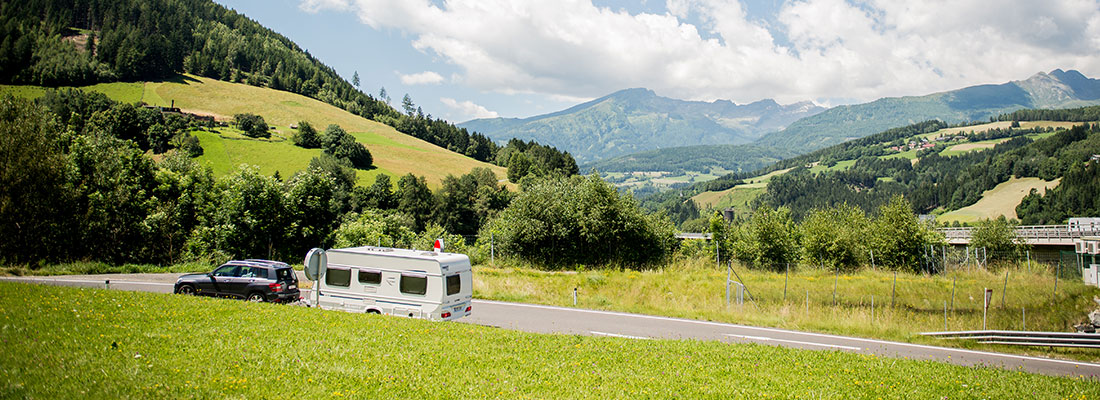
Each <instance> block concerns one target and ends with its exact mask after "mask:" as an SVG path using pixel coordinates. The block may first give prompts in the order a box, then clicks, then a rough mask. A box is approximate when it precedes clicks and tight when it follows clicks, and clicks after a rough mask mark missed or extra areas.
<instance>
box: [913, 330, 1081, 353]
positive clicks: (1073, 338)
mask: <svg viewBox="0 0 1100 400" xmlns="http://www.w3.org/2000/svg"><path fill="white" fill-rule="evenodd" d="M921 335H924V336H932V337H938V338H941V339H955V340H960V339H961V340H977V341H978V343H993V344H1008V345H1016V346H1050V347H1081V348H1092V349H1100V333H1073V332H1034V331H995V330H985V331H955V332H921Z"/></svg>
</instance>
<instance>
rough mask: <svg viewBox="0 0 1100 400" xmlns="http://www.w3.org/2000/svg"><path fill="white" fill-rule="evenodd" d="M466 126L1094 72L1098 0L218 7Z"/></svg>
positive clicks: (860, 97) (572, 0)
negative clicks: (678, 103) (616, 98)
mask: <svg viewBox="0 0 1100 400" xmlns="http://www.w3.org/2000/svg"><path fill="white" fill-rule="evenodd" d="M215 1H217V2H219V3H220V4H223V5H225V6H227V7H229V8H233V9H235V10H237V11H239V12H241V13H243V14H245V15H247V16H249V17H251V18H252V19H254V20H256V21H258V22H260V23H261V24H263V25H265V26H267V27H269V28H271V29H274V30H275V31H277V32H279V33H281V34H283V35H285V36H287V37H289V38H290V39H291V40H293V41H295V42H296V43H298V44H299V45H300V46H302V47H303V48H305V49H307V50H309V51H310V53H312V54H313V55H314V56H316V57H317V58H319V59H320V60H322V61H323V62H324V63H326V64H328V65H330V66H332V67H333V68H335V69H336V70H337V71H338V72H339V73H340V74H341V75H343V76H345V77H346V78H348V79H349V80H350V79H351V75H352V73H353V72H355V71H358V73H359V76H360V80H361V88H362V90H363V91H365V92H368V93H372V94H377V93H378V91H379V88H381V87H385V88H386V90H387V91H388V93H389V96H390V98H391V99H392V100H393V102H394V104H397V103H399V102H400V100H401V98H402V96H404V94H406V93H408V94H409V95H410V96H411V97H412V99H413V100H414V101H415V102H416V104H417V105H419V106H421V107H422V108H423V109H424V110H425V112H428V113H431V114H432V115H434V116H437V117H442V118H446V119H448V120H451V121H454V122H462V121H466V120H469V119H472V118H476V117H492V116H501V117H528V116H532V115H537V114H542V113H548V112H553V111H557V110H560V109H563V108H567V107H569V106H572V105H575V104H577V103H579V102H582V101H586V100H589V99H593V98H596V97H600V96H603V95H606V94H609V93H611V92H614V91H617V90H621V89H626V88H631V87H646V88H650V89H653V90H654V91H656V92H657V94H659V95H663V96H668V97H673V98H680V99H690V100H704V101H711V100H715V99H729V100H732V101H734V102H736V103H739V104H744V103H749V102H752V101H756V100H760V99H764V98H772V99H775V100H777V101H779V102H781V103H784V104H786V103H794V102H798V101H806V100H810V101H814V102H816V103H818V104H821V105H825V106H832V105H838V104H846V103H853V102H863V101H870V100H874V99H877V98H880V97H886V96H903V95H922V94H928V93H934V92H939V91H944V90H951V89H956V88H960V87H964V86H969V85H975V84H983V83H1001V82H1006V81H1010V80H1019V79H1026V78H1027V77H1029V76H1031V75H1032V74H1035V73H1037V72H1040V71H1050V70H1052V69H1055V68H1062V69H1077V70H1080V71H1081V72H1082V73H1084V74H1085V75H1087V76H1090V77H1100V56H1097V55H1098V54H1100V0H1053V1H1024V0H958V1H911V0H795V1H779V0H759V1H737V0H660V1H658V0H645V1H622V0H555V1H538V0H215Z"/></svg>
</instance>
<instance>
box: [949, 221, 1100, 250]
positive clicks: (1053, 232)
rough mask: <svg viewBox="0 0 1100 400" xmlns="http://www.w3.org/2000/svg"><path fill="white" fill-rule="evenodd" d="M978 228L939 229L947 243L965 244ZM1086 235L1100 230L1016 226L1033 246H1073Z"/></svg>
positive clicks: (1019, 232) (1099, 234) (1058, 226)
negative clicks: (1074, 241)
mask: <svg viewBox="0 0 1100 400" xmlns="http://www.w3.org/2000/svg"><path fill="white" fill-rule="evenodd" d="M977 229H978V228H973V227H966V228H940V229H937V231H939V232H940V233H943V234H944V236H946V238H947V243H949V244H953V245H958V246H965V245H969V244H970V237H971V236H973V234H974V231H975V230H977ZM1086 236H1100V230H1097V229H1093V228H1084V227H1074V228H1073V229H1071V228H1070V226H1069V225H1024V226H1018V227H1016V237H1018V238H1020V239H1023V240H1024V242H1025V243H1027V244H1029V245H1032V246H1070V247H1072V246H1073V240H1074V239H1080V238H1082V237H1086Z"/></svg>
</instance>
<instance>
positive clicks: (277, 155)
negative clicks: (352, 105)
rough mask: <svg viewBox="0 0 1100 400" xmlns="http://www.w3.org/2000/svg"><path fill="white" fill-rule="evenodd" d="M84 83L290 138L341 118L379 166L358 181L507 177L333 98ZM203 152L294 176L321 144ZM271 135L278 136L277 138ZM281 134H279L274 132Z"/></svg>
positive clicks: (211, 145)
mask: <svg viewBox="0 0 1100 400" xmlns="http://www.w3.org/2000/svg"><path fill="white" fill-rule="evenodd" d="M82 89H86V90H93V91H99V92H102V93H104V94H106V95H107V96H108V97H111V98H112V99H114V100H117V101H122V102H130V103H132V102H137V101H144V102H145V103H148V104H153V105H159V106H168V105H170V104H173V103H172V102H173V101H174V102H175V103H174V104H175V106H176V107H179V108H181V109H182V110H183V111H184V112H190V113H195V114H202V115H212V116H214V117H215V118H217V119H219V120H226V119H231V118H232V116H233V115H235V114H238V113H246V112H247V113H253V114H258V115H260V116H263V117H264V120H266V122H267V123H268V124H269V125H272V126H275V127H276V129H275V131H274V132H275V134H276V135H280V136H282V137H283V138H289V137H290V136H291V135H292V134H293V130H291V129H290V125H291V124H296V123H297V122H298V121H302V120H304V121H309V122H310V123H311V124H313V126H314V127H315V128H317V130H318V131H323V130H324V128H325V127H326V126H328V125H329V124H338V125H340V126H341V127H343V128H344V129H345V130H346V131H348V133H350V134H352V135H353V136H355V138H356V140H357V141H359V142H360V143H363V144H365V145H366V146H367V149H368V150H370V152H371V155H372V156H373V157H374V165H375V167H376V168H375V169H372V170H369V171H364V170H359V171H357V172H358V173H357V175H356V176H357V178H358V180H359V183H360V184H369V183H372V182H373V180H374V176H376V175H377V174H380V173H385V174H389V175H391V176H392V177H394V178H395V179H393V181H394V182H396V178H399V177H400V176H402V175H405V174H408V173H412V174H414V175H418V176H424V177H425V178H426V179H427V182H428V185H429V186H430V187H432V188H436V187H438V186H439V184H440V183H441V182H442V180H443V178H445V177H446V176H447V175H462V174H464V173H467V172H469V171H470V170H472V169H474V168H478V167H482V168H489V169H491V170H492V171H493V172H494V173H496V175H497V176H498V177H499V178H500V179H505V178H506V170H505V169H504V168H501V167H498V166H495V165H492V164H489V163H484V162H480V161H477V160H474V159H471V158H469V157H465V156H463V155H460V154H457V153H454V152H451V151H448V150H446V149H443V148H440V147H438V146H435V145H433V144H431V143H428V142H425V141H422V140H420V139H417V138H414V137H412V136H409V135H406V134H403V133H401V132H398V131H396V130H394V129H393V128H392V127H390V126H387V125H384V124H381V123H378V122H375V121H371V120H368V119H365V118H361V117H359V116H356V115H353V114H351V113H348V112H346V111H344V110H341V109H339V108H336V107H333V106H331V105H329V104H325V103H322V102H320V101H318V100H314V99H311V98H308V97H305V96H301V95H297V94H293V93H289V92H282V91H277V90H272V89H267V88H259V87H255V86H249V85H243V84H235V83H229V82H223V81H218V80H214V79H209V78H203V77H197V76H192V75H181V76H180V77H179V78H178V79H174V80H170V81H165V82H147V83H140V82H139V83H133V82H131V83H109V84H99V85H92V86H86V87H83V88H82ZM0 93H13V95H18V96H22V97H28V98H34V97H39V96H41V95H42V94H43V93H45V89H44V88H41V87H35V86H0ZM197 136H199V140H200V143H201V144H202V146H203V149H204V153H205V154H204V155H203V156H201V157H199V160H200V162H203V163H206V164H207V165H210V166H211V167H212V168H213V169H214V170H215V173H216V174H218V175H219V176H220V175H223V174H226V173H228V172H230V171H233V170H236V168H238V166H239V165H240V164H251V165H256V166H258V167H259V168H260V171H261V172H262V173H265V174H271V173H274V171H279V173H280V174H281V175H282V176H283V177H284V178H287V177H290V176H291V175H293V173H294V172H297V171H299V170H301V169H303V168H305V167H306V166H307V165H308V164H309V160H311V159H312V158H313V157H314V156H316V155H318V154H320V150H315V149H314V150H306V149H301V148H297V147H294V146H293V145H292V144H290V143H289V142H288V141H278V140H273V141H257V140H237V139H245V138H239V137H233V135H231V134H230V135H215V134H206V135H204V134H201V133H200V134H199V135H197ZM273 138H274V137H273ZM276 139H277V138H276Z"/></svg>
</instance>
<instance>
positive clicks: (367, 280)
mask: <svg viewBox="0 0 1100 400" xmlns="http://www.w3.org/2000/svg"><path fill="white" fill-rule="evenodd" d="M359 283H362V284H364V285H381V284H382V271H368V270H359Z"/></svg>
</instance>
